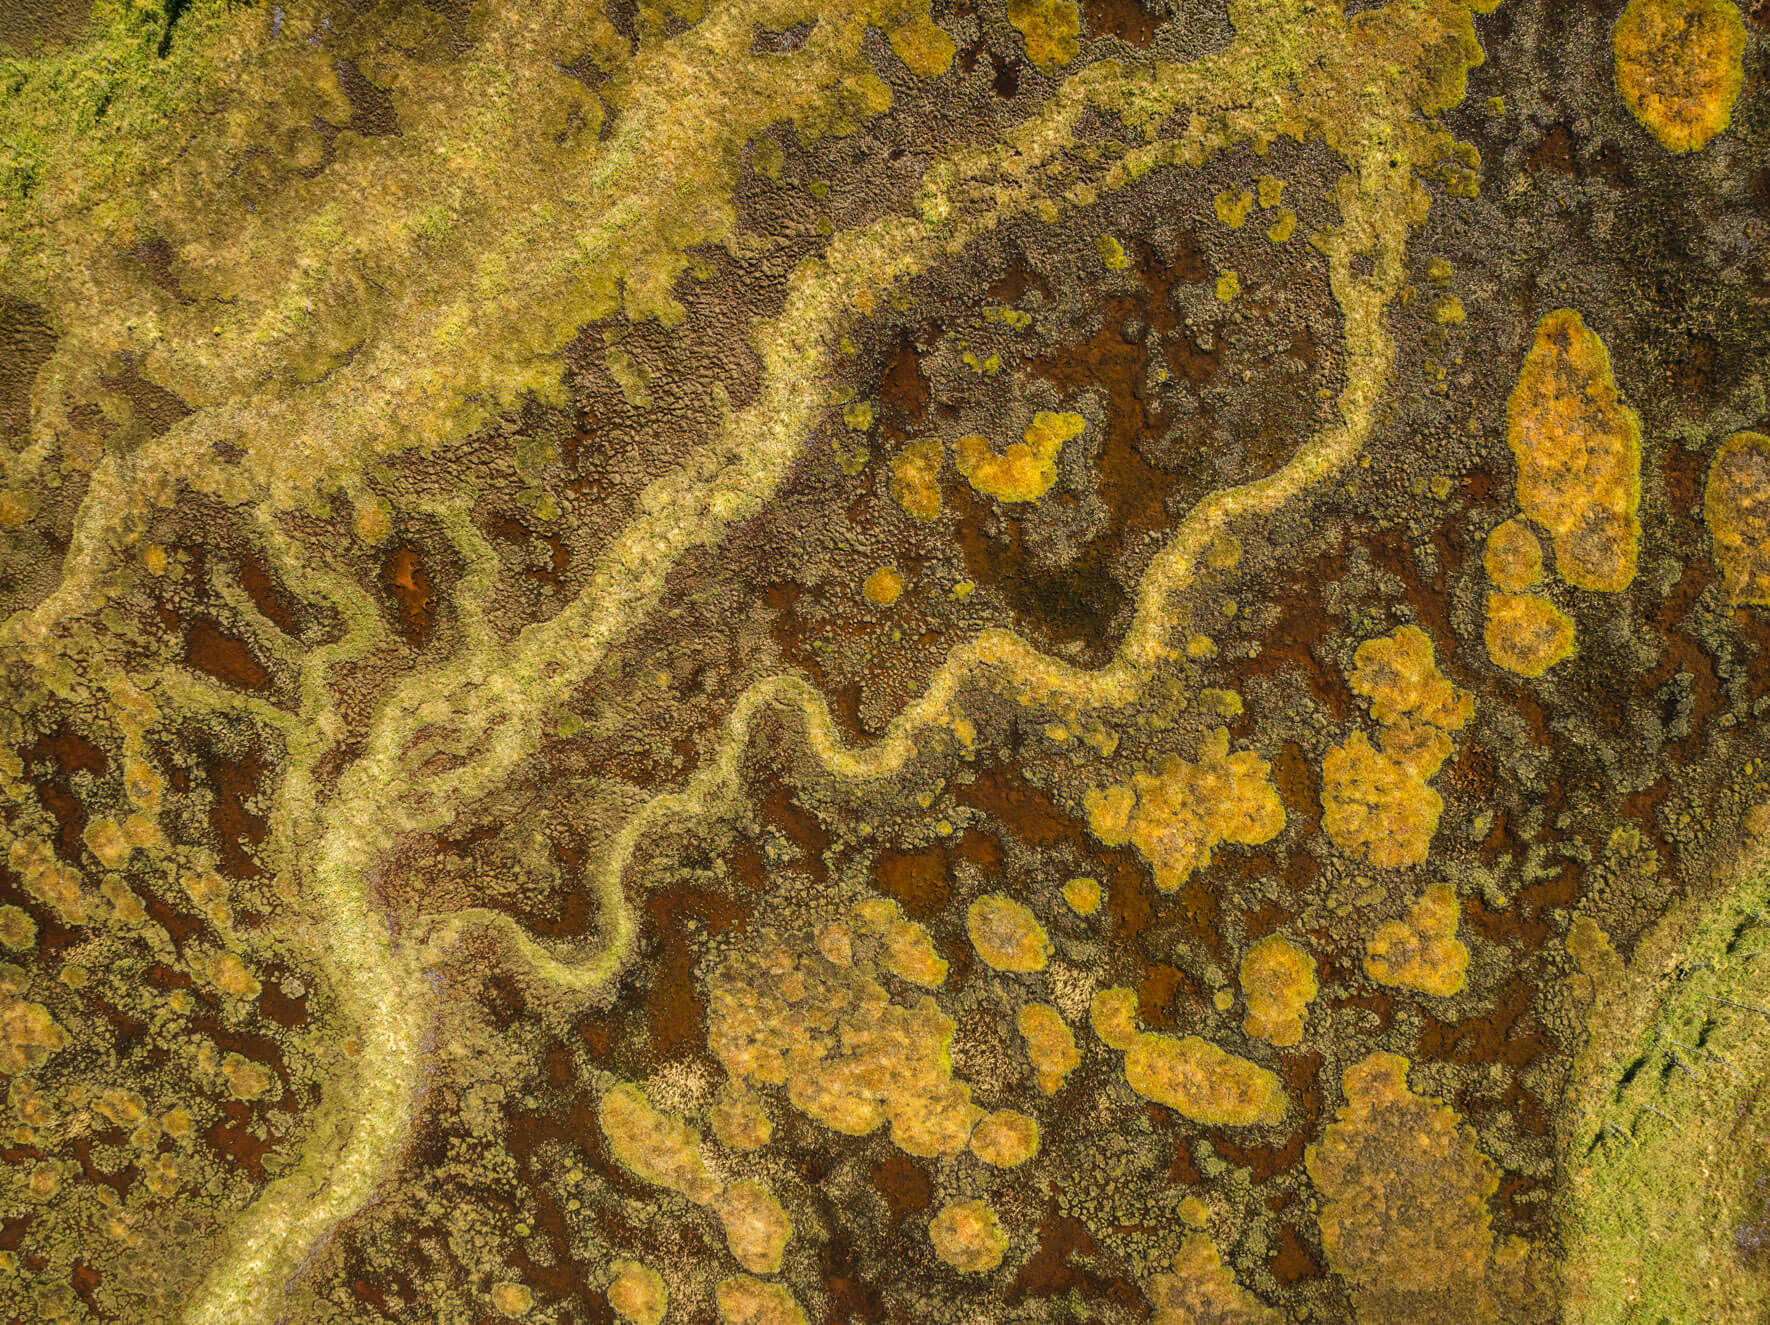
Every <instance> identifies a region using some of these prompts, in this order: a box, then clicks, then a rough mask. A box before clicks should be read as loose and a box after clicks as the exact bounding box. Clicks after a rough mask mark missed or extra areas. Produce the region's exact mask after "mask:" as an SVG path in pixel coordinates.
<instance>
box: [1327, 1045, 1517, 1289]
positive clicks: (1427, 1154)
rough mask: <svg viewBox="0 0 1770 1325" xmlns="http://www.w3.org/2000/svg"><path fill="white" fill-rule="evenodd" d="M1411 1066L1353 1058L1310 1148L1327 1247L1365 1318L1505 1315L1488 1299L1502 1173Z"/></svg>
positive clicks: (1394, 1059) (1375, 1057)
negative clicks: (1423, 1089)
mask: <svg viewBox="0 0 1770 1325" xmlns="http://www.w3.org/2000/svg"><path fill="white" fill-rule="evenodd" d="M1407 1069H1408V1061H1407V1059H1405V1058H1402V1057H1400V1056H1398V1055H1396V1054H1387V1053H1377V1054H1372V1055H1370V1056H1369V1057H1368V1058H1366V1059H1364V1060H1363V1061H1362V1062H1359V1063H1355V1064H1353V1065H1352V1066H1351V1067H1349V1068H1347V1069H1346V1072H1345V1075H1344V1077H1343V1079H1342V1084H1343V1085H1344V1088H1345V1091H1346V1103H1345V1104H1344V1105H1343V1106H1341V1108H1340V1111H1339V1115H1338V1117H1337V1118H1336V1119H1335V1121H1334V1122H1332V1123H1330V1124H1329V1125H1328V1127H1327V1128H1326V1130H1325V1131H1324V1132H1323V1133H1322V1138H1321V1142H1320V1144H1318V1145H1313V1146H1310V1147H1309V1148H1308V1149H1307V1150H1306V1151H1305V1152H1304V1163H1305V1165H1306V1167H1307V1168H1308V1170H1309V1176H1310V1178H1311V1179H1312V1180H1313V1181H1314V1183H1315V1185H1316V1186H1317V1187H1318V1188H1319V1189H1320V1191H1321V1194H1322V1197H1323V1202H1322V1206H1321V1211H1320V1213H1319V1215H1318V1216H1317V1217H1318V1219H1319V1221H1320V1225H1321V1245H1322V1250H1323V1251H1325V1252H1326V1254H1327V1259H1328V1264H1329V1265H1330V1266H1331V1267H1332V1268H1333V1269H1334V1271H1335V1272H1336V1273H1338V1274H1340V1275H1342V1276H1344V1277H1345V1279H1346V1280H1347V1282H1348V1283H1349V1284H1350V1285H1351V1286H1352V1290H1353V1294H1354V1303H1355V1305H1356V1307H1357V1308H1358V1317H1359V1319H1360V1320H1375V1321H1404V1320H1405V1321H1414V1320H1438V1319H1454V1320H1484V1319H1498V1318H1501V1317H1496V1316H1495V1315H1494V1314H1493V1313H1492V1312H1491V1310H1486V1311H1484V1310H1483V1307H1484V1306H1486V1305H1487V1304H1485V1303H1484V1302H1483V1301H1482V1298H1483V1296H1484V1289H1483V1281H1484V1279H1485V1276H1486V1273H1487V1264H1488V1258H1489V1254H1490V1252H1491V1251H1492V1247H1493V1231H1492V1226H1491V1220H1490V1216H1489V1213H1488V1209H1487V1201H1488V1198H1489V1197H1490V1196H1492V1195H1493V1193H1494V1191H1495V1190H1496V1189H1497V1188H1498V1185H1499V1177H1498V1174H1497V1173H1496V1172H1495V1170H1494V1166H1493V1164H1492V1163H1490V1162H1489V1161H1488V1159H1487V1157H1486V1156H1485V1155H1483V1154H1482V1153H1481V1151H1480V1150H1479V1149H1478V1148H1477V1147H1476V1144H1475V1134H1474V1133H1473V1132H1472V1131H1470V1130H1469V1128H1468V1127H1466V1126H1464V1125H1463V1123H1462V1119H1461V1118H1459V1117H1458V1116H1457V1114H1456V1112H1455V1111H1454V1110H1452V1109H1450V1108H1447V1107H1446V1106H1445V1105H1444V1104H1443V1103H1441V1102H1440V1101H1438V1100H1436V1099H1432V1098H1430V1097H1422V1096H1419V1095H1416V1094H1414V1093H1413V1092H1412V1091H1411V1090H1409V1089H1408V1085H1407ZM1441 1313H1442V1314H1441Z"/></svg>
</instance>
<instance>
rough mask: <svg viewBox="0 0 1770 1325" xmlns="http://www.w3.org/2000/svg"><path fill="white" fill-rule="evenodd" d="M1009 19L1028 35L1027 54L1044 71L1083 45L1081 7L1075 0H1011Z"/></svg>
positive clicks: (1072, 55) (1073, 55)
mask: <svg viewBox="0 0 1770 1325" xmlns="http://www.w3.org/2000/svg"><path fill="white" fill-rule="evenodd" d="M1008 21H1009V22H1010V23H1012V24H1013V25H1014V30H1015V31H1016V32H1018V33H1019V34H1020V35H1021V36H1022V37H1023V38H1025V39H1026V55H1027V58H1028V59H1029V60H1031V61H1032V62H1033V63H1034V64H1036V65H1037V66H1038V67H1039V69H1040V71H1041V72H1043V73H1047V74H1048V73H1050V72H1052V71H1053V70H1055V69H1057V68H1059V67H1060V66H1062V65H1066V64H1068V63H1069V62H1070V61H1071V60H1073V59H1075V58H1076V54H1077V53H1078V52H1079V51H1080V50H1081V49H1082V47H1081V43H1080V42H1078V41H1077V40H1076V37H1077V36H1078V35H1079V34H1080V32H1081V30H1082V16H1081V9H1080V7H1079V6H1077V5H1076V3H1075V0H1008Z"/></svg>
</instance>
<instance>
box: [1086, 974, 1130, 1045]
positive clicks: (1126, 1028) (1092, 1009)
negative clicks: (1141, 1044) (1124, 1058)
mask: <svg viewBox="0 0 1770 1325" xmlns="http://www.w3.org/2000/svg"><path fill="white" fill-rule="evenodd" d="M1088 1024H1089V1025H1091V1026H1093V1028H1094V1034H1096V1035H1098V1036H1099V1037H1100V1038H1101V1040H1102V1041H1103V1042H1104V1043H1106V1044H1107V1045H1109V1046H1111V1047H1112V1048H1114V1049H1117V1050H1119V1051H1120V1052H1123V1051H1124V1050H1126V1049H1129V1048H1130V1047H1131V1046H1132V1045H1133V1044H1135V1043H1137V1035H1138V1027H1137V991H1136V990H1135V989H1125V988H1122V987H1115V988H1112V989H1102V990H1101V991H1100V992H1099V993H1098V994H1095V995H1094V1001H1093V1002H1092V1003H1090V1004H1089V1005H1088Z"/></svg>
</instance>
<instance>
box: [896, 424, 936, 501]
mask: <svg viewBox="0 0 1770 1325" xmlns="http://www.w3.org/2000/svg"><path fill="white" fill-rule="evenodd" d="M945 461H946V448H945V447H943V446H942V445H941V444H940V439H939V438H937V437H924V438H922V439H921V440H920V441H915V442H910V443H909V444H908V445H907V446H905V447H904V448H903V450H901V451H899V452H898V453H897V455H896V456H894V457H893V458H892V461H891V496H892V499H893V500H895V501H896V502H897V504H898V505H899V506H901V507H902V508H903V510H904V514H906V515H909V516H912V517H914V518H915V519H917V520H932V519H934V517H935V516H937V515H939V514H940V467H941V465H942V464H944V463H945Z"/></svg>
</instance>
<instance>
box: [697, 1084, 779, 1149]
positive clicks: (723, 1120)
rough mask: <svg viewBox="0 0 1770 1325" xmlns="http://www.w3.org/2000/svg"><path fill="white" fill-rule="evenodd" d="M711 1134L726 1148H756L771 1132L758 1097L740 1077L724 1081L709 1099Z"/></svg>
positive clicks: (772, 1132)
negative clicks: (735, 1079) (711, 1110)
mask: <svg viewBox="0 0 1770 1325" xmlns="http://www.w3.org/2000/svg"><path fill="white" fill-rule="evenodd" d="M711 1121H712V1124H713V1135H714V1136H716V1137H718V1138H719V1144H720V1145H722V1146H724V1147H725V1148H726V1149H728V1150H760V1149H762V1147H763V1146H765V1145H767V1144H768V1141H769V1138H770V1137H772V1136H773V1135H774V1124H773V1123H772V1122H770V1121H769V1118H768V1113H767V1111H766V1110H764V1109H763V1107H762V1098H761V1096H759V1095H757V1093H756V1092H755V1091H753V1090H751V1089H750V1088H749V1087H748V1086H746V1085H745V1084H744V1083H743V1082H741V1081H727V1082H726V1083H725V1085H724V1086H723V1087H722V1088H721V1089H720V1091H719V1098H718V1099H717V1100H715V1101H714V1103H713V1114H712V1118H711Z"/></svg>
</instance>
